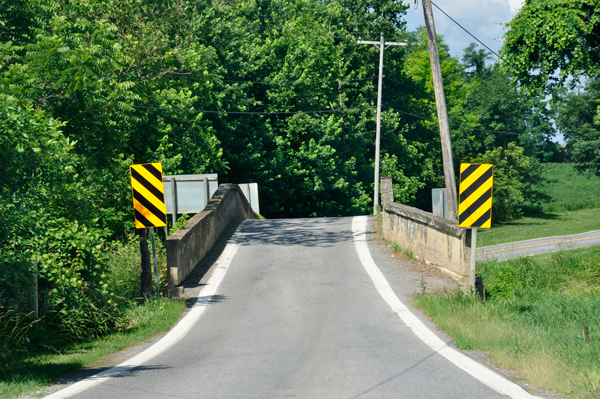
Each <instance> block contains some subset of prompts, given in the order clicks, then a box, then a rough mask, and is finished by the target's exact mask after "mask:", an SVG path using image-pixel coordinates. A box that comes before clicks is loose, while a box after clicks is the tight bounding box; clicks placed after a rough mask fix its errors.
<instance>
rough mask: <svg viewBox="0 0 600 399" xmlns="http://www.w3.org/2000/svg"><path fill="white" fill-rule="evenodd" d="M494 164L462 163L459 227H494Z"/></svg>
mask: <svg viewBox="0 0 600 399" xmlns="http://www.w3.org/2000/svg"><path fill="white" fill-rule="evenodd" d="M493 182H494V166H493V165H489V164H476V163H463V164H460V188H459V192H460V194H459V201H458V226H459V227H483V228H487V229H489V228H490V227H492V186H493Z"/></svg>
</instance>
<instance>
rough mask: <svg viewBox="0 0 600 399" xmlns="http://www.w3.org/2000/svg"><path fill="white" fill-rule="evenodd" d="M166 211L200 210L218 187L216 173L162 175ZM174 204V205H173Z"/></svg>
mask: <svg viewBox="0 0 600 399" xmlns="http://www.w3.org/2000/svg"><path fill="white" fill-rule="evenodd" d="M163 182H164V189H165V199H166V204H167V213H174V212H176V213H178V214H181V213H198V212H202V210H203V209H204V207H206V204H208V201H210V199H211V198H212V196H213V194H214V193H215V191H217V189H218V188H219V181H218V175H217V174H216V173H209V174H202V175H164V176H163ZM173 205H175V206H173Z"/></svg>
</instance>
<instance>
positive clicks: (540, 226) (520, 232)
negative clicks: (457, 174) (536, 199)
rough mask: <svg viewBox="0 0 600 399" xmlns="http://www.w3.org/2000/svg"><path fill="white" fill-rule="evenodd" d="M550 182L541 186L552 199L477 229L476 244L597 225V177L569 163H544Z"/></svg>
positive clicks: (583, 229) (577, 230)
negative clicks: (515, 215)
mask: <svg viewBox="0 0 600 399" xmlns="http://www.w3.org/2000/svg"><path fill="white" fill-rule="evenodd" d="M545 166H546V168H547V176H548V177H549V178H550V179H552V183H550V184H549V185H547V186H546V187H544V191H545V192H546V193H547V194H550V195H551V196H552V198H553V201H552V202H550V203H547V204H543V205H542V206H541V207H528V208H526V209H525V211H526V213H525V217H523V218H521V219H517V220H510V221H506V222H503V223H494V224H493V225H492V228H491V229H479V231H478V235H477V246H479V247H485V246H488V245H494V244H504V243H507V242H514V241H521V240H528V239H531V238H539V237H550V236H557V235H566V234H577V233H584V232H586V231H590V230H599V229H600V178H598V177H596V176H592V177H590V178H588V177H587V176H584V175H581V174H578V173H577V172H576V171H575V167H574V165H573V164H568V163H549V164H546V165H545Z"/></svg>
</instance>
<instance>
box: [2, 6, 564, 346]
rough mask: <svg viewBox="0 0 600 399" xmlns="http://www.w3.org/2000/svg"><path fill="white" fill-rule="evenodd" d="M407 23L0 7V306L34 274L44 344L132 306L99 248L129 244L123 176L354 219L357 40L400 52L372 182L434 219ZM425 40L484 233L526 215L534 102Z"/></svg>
mask: <svg viewBox="0 0 600 399" xmlns="http://www.w3.org/2000/svg"><path fill="white" fill-rule="evenodd" d="M407 7H408V6H407V5H404V4H402V3H400V2H396V1H393V0H358V1H356V0H354V1H349V0H329V1H315V0H295V1H291V0H234V1H228V2H222V1H213V2H197V1H192V0H171V1H154V0H70V1H67V0H28V1H25V0H0V10H2V11H1V12H0V89H1V92H2V93H3V94H2V95H0V133H1V134H0V157H1V158H0V159H1V160H2V166H3V172H4V173H3V174H2V176H1V177H0V179H1V180H0V211H2V213H3V215H5V216H4V220H5V223H3V224H2V226H1V227H0V268H1V269H0V271H1V273H0V287H2V295H1V296H0V306H3V307H5V308H10V307H14V306H17V305H21V306H23V307H27V306H26V305H27V304H28V303H30V299H28V298H30V294H31V285H32V284H31V281H32V278H31V276H32V273H34V272H37V273H39V277H40V287H41V296H40V297H41V305H42V312H43V314H52V315H59V316H57V317H56V318H54V319H53V320H55V322H56V323H57V325H58V327H59V328H58V330H59V331H63V332H65V334H68V335H70V336H73V337H79V338H83V337H86V336H93V335H99V334H103V333H106V332H108V331H111V330H114V329H115V328H117V327H118V317H116V316H115V315H118V314H119V309H121V308H122V307H123V306H125V303H126V302H127V301H132V300H133V299H134V298H135V297H136V296H137V295H138V293H137V289H136V288H135V284H136V283H135V281H137V280H135V279H137V278H138V277H137V276H135V279H127V278H125V277H123V276H122V275H120V274H119V273H124V274H127V273H134V270H135V267H134V263H135V258H136V256H137V255H135V253H134V252H131V251H130V252H127V251H126V253H128V255H127V256H126V255H125V254H124V253H122V248H121V247H119V245H122V244H116V246H115V244H112V242H114V241H115V240H117V241H123V240H125V241H126V242H129V244H128V245H133V244H132V242H131V241H128V240H131V238H128V237H129V234H131V233H132V230H133V218H132V210H131V198H130V193H131V191H130V188H129V176H128V166H129V165H131V164H132V163H139V162H161V163H162V165H163V170H164V172H165V173H167V174H181V173H205V172H211V173H219V179H220V181H221V182H234V183H245V182H257V183H258V184H259V187H260V196H261V209H262V212H263V214H264V215H265V216H267V217H271V218H272V217H307V216H346V215H357V214H365V213H368V212H369V211H370V209H371V208H372V199H371V198H372V191H373V185H374V183H373V174H374V173H373V172H374V164H375V159H374V156H375V154H374V152H375V151H374V132H375V109H374V106H375V104H376V96H377V90H376V84H377V74H378V70H377V66H378V58H379V51H378V49H377V48H376V47H375V46H365V45H359V44H357V42H356V39H357V37H359V36H361V37H363V38H367V39H374V38H376V37H379V33H380V32H383V33H384V35H385V37H386V38H389V39H394V38H396V39H399V40H400V39H402V38H405V39H408V40H409V41H410V43H411V46H409V47H408V48H401V47H396V46H394V47H391V48H389V49H388V50H387V51H386V53H385V71H384V74H385V77H386V78H385V80H384V88H383V92H384V97H383V103H384V105H385V107H384V112H383V114H382V142H381V143H382V151H381V153H382V154H381V174H382V175H389V176H392V177H393V179H394V191H395V196H396V200H397V201H399V202H403V203H406V204H410V205H414V206H418V207H421V208H423V209H430V208H429V207H430V201H431V194H430V189H431V188H433V187H439V186H442V185H443V182H444V178H443V168H442V165H441V156H440V155H441V145H440V137H439V130H438V124H437V121H436V118H437V113H436V106H435V100H434V95H433V84H432V79H431V71H430V66H429V65H430V64H429V55H428V48H427V40H426V35H425V32H424V30H422V29H420V30H418V31H416V32H405V22H404V20H403V15H404V13H405V10H406V8H407ZM439 43H440V58H441V65H442V72H443V75H444V83H445V88H446V96H447V102H448V109H449V114H450V119H451V122H452V125H453V126H454V128H453V132H452V139H453V142H454V152H455V155H454V159H455V162H456V165H455V168H456V169H458V164H459V163H460V162H473V161H477V160H484V161H486V162H488V161H489V162H494V163H497V164H498V165H497V168H498V170H499V171H502V173H504V174H505V176H506V177H507V178H503V175H500V176H499V177H498V181H499V182H502V184H503V186H502V187H503V189H499V190H497V192H496V193H495V196H496V197H497V198H501V202H500V204H501V205H502V207H500V208H498V210H497V211H496V217H498V218H510V217H515V216H518V215H519V212H520V211H519V209H520V207H521V206H522V204H523V198H524V197H527V196H529V197H531V198H529V200H536V199H541V197H539V196H537V197H536V195H538V194H536V193H537V191H536V189H535V184H539V183H541V180H542V178H541V176H542V175H541V168H540V166H539V162H538V160H540V161H545V160H548V159H552V158H553V157H554V155H555V154H556V148H555V146H553V144H552V143H551V140H550V139H551V137H552V133H553V130H552V123H551V121H550V119H549V115H547V113H546V107H545V104H544V102H543V101H541V100H540V99H539V98H535V97H531V96H525V95H523V94H522V93H521V91H519V90H517V89H516V88H515V85H514V82H513V81H512V80H511V79H510V77H509V76H508V75H505V74H503V73H501V72H499V71H496V70H492V69H491V68H490V67H489V66H487V65H486V62H485V61H486V59H487V57H488V54H487V53H486V52H484V51H481V50H476V49H475V47H474V46H470V47H469V48H468V49H467V50H466V53H465V57H464V58H463V60H462V61H461V59H458V58H455V57H452V56H451V55H450V53H449V50H448V47H447V45H446V44H444V41H443V38H440V39H439ZM313 111H318V112H317V113H315V112H313ZM245 112H246V113H245ZM247 112H251V113H247ZM498 130H501V131H505V133H498V132H497V131H498ZM513 141H514V142H515V143H516V144H511V143H512V142H513ZM499 173H500V172H499ZM515 175H518V176H519V178H518V179H511V178H509V177H511V176H515ZM532 196H533V197H532ZM496 201H497V199H496ZM115 256H116V257H117V258H119V259H121V256H122V261H123V265H121V266H119V267H121V269H118V270H117V269H115V268H114V257H115ZM119 270H120V271H119ZM122 277H123V278H125V279H124V280H123V279H121V278H122ZM115 279H116V280H115ZM133 291H135V292H133ZM119 298H125V300H124V301H121V300H119ZM23 304H25V305H23Z"/></svg>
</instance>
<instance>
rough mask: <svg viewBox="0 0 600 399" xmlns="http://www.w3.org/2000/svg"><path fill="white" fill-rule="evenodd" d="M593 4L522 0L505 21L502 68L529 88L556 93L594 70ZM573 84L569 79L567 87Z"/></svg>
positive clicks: (599, 17) (598, 17)
mask: <svg viewBox="0 0 600 399" xmlns="http://www.w3.org/2000/svg"><path fill="white" fill-rule="evenodd" d="M599 6H600V2H599V1H598V0H583V1H582V0H527V1H525V4H523V7H522V8H521V10H520V11H519V12H518V13H517V15H516V16H515V17H514V18H513V20H512V21H511V22H510V23H508V25H507V26H508V31H507V32H506V35H505V36H504V47H503V49H502V55H503V56H504V57H505V58H506V61H507V62H506V64H505V67H506V68H508V69H509V70H510V71H511V73H513V74H515V76H516V77H517V79H518V80H519V81H520V82H521V83H522V84H524V85H525V86H527V87H529V88H531V89H534V90H549V91H550V92H556V91H560V90H561V89H562V87H563V85H564V84H565V83H566V82H567V81H568V80H569V79H571V78H573V77H578V76H581V75H583V76H594V75H595V74H596V73H597V71H598V66H600V7H599ZM574 82H576V80H574V81H572V83H574Z"/></svg>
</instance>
